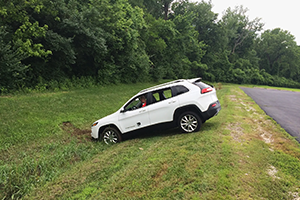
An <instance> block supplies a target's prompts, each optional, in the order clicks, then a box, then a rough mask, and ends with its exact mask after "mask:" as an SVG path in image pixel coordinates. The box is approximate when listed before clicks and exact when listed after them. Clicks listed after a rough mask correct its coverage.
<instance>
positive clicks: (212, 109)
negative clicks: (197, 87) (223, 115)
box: [202, 101, 221, 121]
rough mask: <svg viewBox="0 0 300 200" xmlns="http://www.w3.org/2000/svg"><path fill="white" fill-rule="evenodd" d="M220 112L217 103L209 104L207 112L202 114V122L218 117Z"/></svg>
mask: <svg viewBox="0 0 300 200" xmlns="http://www.w3.org/2000/svg"><path fill="white" fill-rule="evenodd" d="M220 110H221V104H220V102H219V101H216V102H214V103H212V104H210V105H209V107H208V109H207V111H206V112H204V113H202V116H203V118H204V121H206V120H208V119H210V118H212V117H214V116H216V115H218V114H219V112H220Z"/></svg>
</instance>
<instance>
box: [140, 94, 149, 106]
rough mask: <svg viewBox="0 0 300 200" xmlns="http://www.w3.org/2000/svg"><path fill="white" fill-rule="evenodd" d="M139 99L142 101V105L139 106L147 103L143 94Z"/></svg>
mask: <svg viewBox="0 0 300 200" xmlns="http://www.w3.org/2000/svg"><path fill="white" fill-rule="evenodd" d="M140 101H141V102H142V106H141V107H145V106H146V105H147V100H146V97H145V95H142V96H141V97H140Z"/></svg>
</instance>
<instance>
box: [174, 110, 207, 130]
mask: <svg viewBox="0 0 300 200" xmlns="http://www.w3.org/2000/svg"><path fill="white" fill-rule="evenodd" d="M178 123H179V127H180V129H181V130H182V131H183V132H185V133H191V132H195V131H199V129H200V127H201V124H202V122H201V119H200V117H199V116H198V115H197V114H195V113H194V112H185V113H183V114H182V115H180V117H179V121H178Z"/></svg>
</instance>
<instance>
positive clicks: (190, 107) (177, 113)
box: [173, 105, 204, 122]
mask: <svg viewBox="0 0 300 200" xmlns="http://www.w3.org/2000/svg"><path fill="white" fill-rule="evenodd" d="M187 111H191V112H194V113H196V114H198V116H199V117H200V119H201V120H202V122H203V121H204V118H203V116H202V112H201V110H200V109H199V108H198V107H197V106H195V105H188V106H184V107H180V108H177V109H176V110H175V113H174V116H173V120H174V121H175V122H177V120H178V118H179V116H180V115H181V114H182V113H184V112H187Z"/></svg>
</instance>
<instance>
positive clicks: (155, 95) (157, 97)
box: [153, 92, 160, 101]
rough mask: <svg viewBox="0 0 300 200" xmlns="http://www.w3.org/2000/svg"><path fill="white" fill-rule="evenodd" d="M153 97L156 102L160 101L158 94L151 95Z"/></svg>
mask: <svg viewBox="0 0 300 200" xmlns="http://www.w3.org/2000/svg"><path fill="white" fill-rule="evenodd" d="M153 97H154V98H155V100H156V101H160V98H159V93H158V92H156V93H153Z"/></svg>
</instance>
